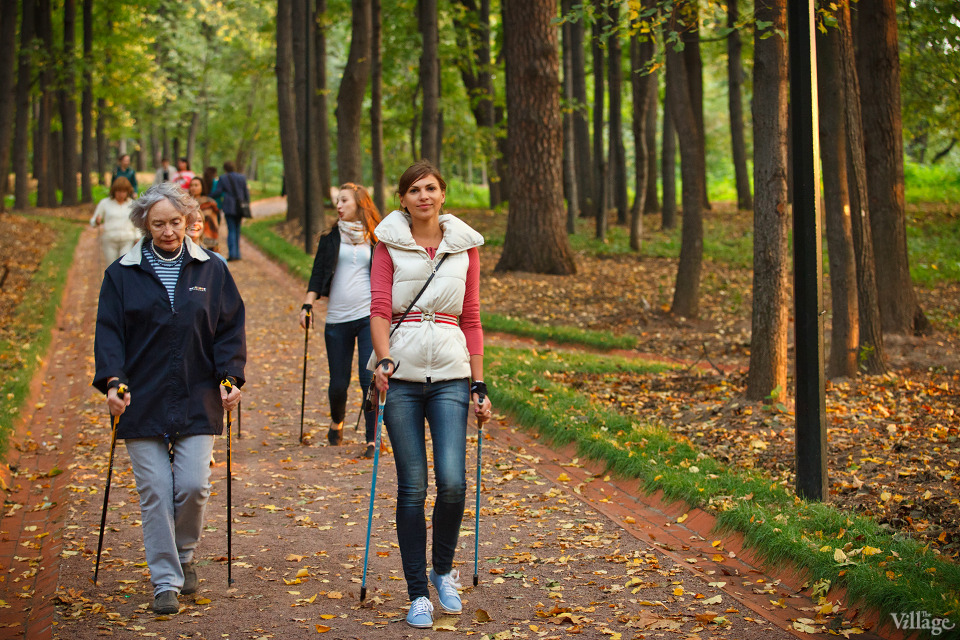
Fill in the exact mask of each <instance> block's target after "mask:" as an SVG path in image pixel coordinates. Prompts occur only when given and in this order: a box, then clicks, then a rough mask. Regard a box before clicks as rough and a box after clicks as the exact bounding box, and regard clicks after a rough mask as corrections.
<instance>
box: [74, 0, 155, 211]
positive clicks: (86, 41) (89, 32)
mask: <svg viewBox="0 0 960 640" xmlns="http://www.w3.org/2000/svg"><path fill="white" fill-rule="evenodd" d="M80 121H81V122H80V201H81V202H92V201H93V187H92V185H91V181H90V173H91V172H92V171H93V0H83V90H82V93H81V97H80ZM157 160H158V163H157V164H158V165H159V158H158V159H157Z"/></svg>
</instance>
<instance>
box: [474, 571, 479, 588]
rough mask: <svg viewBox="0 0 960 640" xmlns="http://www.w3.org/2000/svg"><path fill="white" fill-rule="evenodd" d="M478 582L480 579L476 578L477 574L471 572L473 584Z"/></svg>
mask: <svg viewBox="0 0 960 640" xmlns="http://www.w3.org/2000/svg"><path fill="white" fill-rule="evenodd" d="M478 584H480V579H479V578H477V574H473V586H477V585H478Z"/></svg>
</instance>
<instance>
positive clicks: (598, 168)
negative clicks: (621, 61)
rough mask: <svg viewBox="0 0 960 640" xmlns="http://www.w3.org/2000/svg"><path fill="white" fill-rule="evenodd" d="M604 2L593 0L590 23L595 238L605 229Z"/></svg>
mask: <svg viewBox="0 0 960 640" xmlns="http://www.w3.org/2000/svg"><path fill="white" fill-rule="evenodd" d="M603 4H604V3H603V0H594V12H595V15H596V18H595V22H594V23H593V43H592V47H591V49H592V53H593V186H592V188H591V193H592V194H593V211H592V213H593V215H594V216H596V218H597V234H596V235H597V237H599V238H602V237H603V235H604V231H605V230H606V217H607V208H606V207H607V202H606V199H607V198H606V192H607V189H606V188H605V187H606V179H605V176H606V154H605V153H604V151H603V138H604V135H603V106H604V99H603V97H604V74H603V57H604V56H603V46H602V45H603V30H604V23H605V18H604V16H605V15H606V12H605V11H604V10H603Z"/></svg>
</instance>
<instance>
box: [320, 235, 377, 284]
mask: <svg viewBox="0 0 960 640" xmlns="http://www.w3.org/2000/svg"><path fill="white" fill-rule="evenodd" d="M373 247H374V245H371V246H370V262H371V264H372V263H373ZM339 257H340V227H338V226H337V225H334V226H333V227H332V228H331V229H330V230H329V231H328V232H327V233H325V234H323V235H322V236H320V242H319V244H318V245H317V256H316V257H315V258H314V259H313V271H312V272H311V273H310V284H308V285H307V291H313V292H314V293H316V294H317V297H318V298H322V297H324V296H329V295H330V283H331V282H333V273H334V271H336V270H337V259H338V258H339Z"/></svg>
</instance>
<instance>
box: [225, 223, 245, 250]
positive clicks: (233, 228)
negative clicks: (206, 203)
mask: <svg viewBox="0 0 960 640" xmlns="http://www.w3.org/2000/svg"><path fill="white" fill-rule="evenodd" d="M224 217H225V218H226V219H227V257H228V258H229V259H231V260H239V259H240V222H241V221H242V220H243V218H241V217H240V216H228V215H226V214H224Z"/></svg>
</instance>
